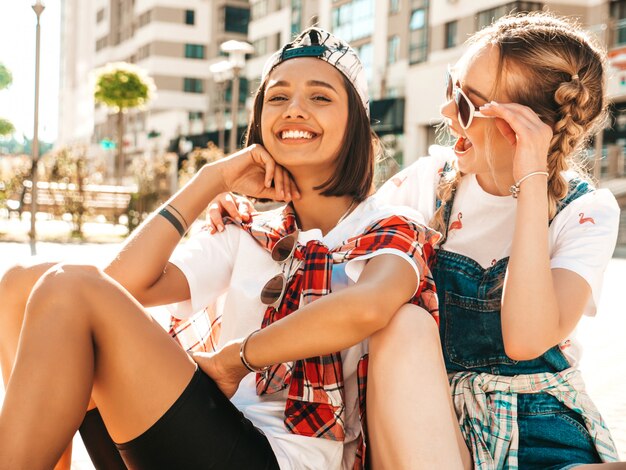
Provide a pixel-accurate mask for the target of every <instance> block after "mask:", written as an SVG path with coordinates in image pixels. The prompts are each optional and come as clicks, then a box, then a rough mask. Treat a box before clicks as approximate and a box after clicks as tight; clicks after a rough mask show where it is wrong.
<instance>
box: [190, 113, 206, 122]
mask: <svg viewBox="0 0 626 470" xmlns="http://www.w3.org/2000/svg"><path fill="white" fill-rule="evenodd" d="M188 117H189V120H190V121H200V120H202V119H203V118H204V113H203V112H202V111H189V114H188Z"/></svg>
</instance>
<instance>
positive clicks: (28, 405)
mask: <svg viewBox="0 0 626 470" xmlns="http://www.w3.org/2000/svg"><path fill="white" fill-rule="evenodd" d="M253 111H254V114H253V116H252V119H251V122H250V126H249V128H248V135H247V144H248V146H247V147H246V148H245V149H243V150H242V151H240V152H237V153H235V154H233V155H231V156H229V157H227V158H225V159H223V160H221V161H219V162H216V163H213V164H210V165H207V166H205V167H203V168H202V169H201V170H200V172H199V173H198V174H197V175H196V176H195V177H194V178H193V179H192V181H190V182H189V183H188V184H187V185H186V186H185V187H184V188H183V189H181V190H180V191H179V192H178V193H177V194H176V195H175V196H173V197H172V198H171V199H170V200H169V201H168V203H167V204H165V205H164V206H163V207H162V208H160V209H159V210H158V211H157V212H156V213H155V214H153V216H151V217H150V218H149V219H148V220H147V221H146V222H145V223H144V224H143V225H142V226H141V227H140V228H139V229H138V230H137V231H136V232H135V233H134V234H133V235H132V236H131V237H130V238H129V240H128V242H127V243H126V244H125V246H124V248H123V249H122V250H121V251H120V253H119V254H118V256H117V258H116V259H115V260H114V261H113V262H112V263H111V264H110V265H109V266H108V267H107V268H106V270H104V271H101V270H99V269H97V268H95V267H86V266H75V265H56V266H54V267H52V268H50V269H49V270H48V271H47V272H46V273H45V274H43V276H41V277H40V278H39V280H38V281H37V284H36V286H35V288H34V289H33V290H32V292H30V293H29V292H26V291H25V289H24V285H25V284H24V283H22V284H21V285H20V288H18V289H17V291H19V295H13V296H12V297H11V299H10V302H8V305H10V308H9V309H8V310H11V309H12V310H11V311H12V312H13V313H12V315H13V317H12V319H11V321H13V322H14V323H15V322H17V321H19V322H20V323H21V316H20V315H22V316H23V326H22V331H21V336H20V340H19V348H18V350H17V355H16V360H15V363H14V364H13V363H12V361H11V363H10V366H13V367H12V373H11V376H10V381H9V384H8V388H7V392H6V398H5V401H4V404H3V408H2V413H1V414H0V469H14V468H34V469H37V468H49V467H51V466H53V465H54V463H55V462H56V460H57V459H58V458H59V456H60V455H61V453H62V451H63V449H64V448H65V446H66V445H67V443H68V442H69V440H70V439H71V437H72V435H73V434H74V432H75V431H76V429H77V428H78V427H79V425H80V423H81V421H82V420H83V416H84V414H85V409H86V408H87V405H88V403H89V400H90V396H91V397H93V399H94V400H95V403H96V404H97V406H98V409H99V412H100V414H101V416H102V418H103V421H104V423H105V424H106V427H107V429H108V431H109V432H110V435H111V437H112V439H113V441H115V442H116V443H118V444H117V449H118V450H119V452H120V454H121V455H122V457H123V459H124V463H125V464H126V465H127V466H129V467H131V468H150V469H153V468H185V469H194V468H198V469H199V468H207V467H210V468H220V469H221V468H237V469H240V468H264V469H265V468H268V469H269V468H278V467H280V468H316V469H322V468H323V469H327V468H340V467H341V466H342V465H343V466H344V467H352V466H355V467H358V466H361V465H362V463H363V460H362V457H363V454H362V451H363V447H362V445H361V444H362V439H361V435H362V425H361V423H360V421H359V414H360V410H359V404H363V403H364V401H363V398H364V397H363V395H362V393H361V392H363V390H362V388H363V386H364V380H365V377H366V371H367V365H366V362H365V355H366V352H367V343H366V341H365V340H366V338H367V337H369V336H370V335H372V334H373V333H375V332H376V331H377V330H380V329H381V328H383V327H384V326H385V325H387V324H388V322H389V321H390V319H391V317H392V316H393V315H394V314H395V312H396V311H397V310H398V309H399V308H400V307H401V306H402V305H403V304H405V303H407V302H410V303H413V304H416V305H419V306H420V308H419V309H417V308H416V309H415V311H416V312H417V311H418V310H419V313H418V314H421V315H424V316H430V315H433V316H436V301H435V299H434V292H433V291H432V286H431V284H430V276H429V269H428V263H427V262H428V257H429V255H430V253H431V252H432V250H431V246H432V244H433V243H434V242H435V241H436V240H437V239H438V237H439V234H437V233H436V232H433V231H430V230H428V229H426V228H425V227H424V226H422V225H420V224H419V223H417V222H414V221H413V218H417V219H418V220H419V215H417V214H415V213H413V212H412V211H410V210H408V209H406V210H398V209H396V210H393V211H392V210H390V209H389V208H385V207H383V206H381V205H380V204H379V203H378V202H377V200H376V199H374V198H368V195H369V193H370V188H371V184H372V170H373V158H374V153H375V152H374V141H373V140H372V134H371V129H370V127H369V119H368V115H367V114H368V110H367V90H366V88H365V80H364V77H363V70H362V66H361V64H360V62H359V60H358V58H357V57H356V54H355V53H354V51H352V49H350V48H349V46H348V45H347V44H346V43H344V42H343V41H341V40H339V39H337V38H335V37H334V36H332V35H330V34H329V33H326V32H324V31H322V30H318V29H311V30H309V31H306V32H305V33H303V34H302V35H301V36H300V37H299V38H298V39H296V40H295V41H294V42H293V43H291V44H289V45H287V46H285V48H283V49H282V50H281V51H279V52H278V53H276V54H275V55H274V56H273V57H272V58H271V59H270V62H269V63H268V66H267V67H266V71H265V74H264V77H263V81H262V84H261V86H260V88H259V91H258V93H257V95H256V98H255V103H254V110H253ZM348 122H350V126H348V125H347V124H348ZM277 165H278V166H277ZM283 168H284V169H285V170H288V171H289V173H290V174H291V175H292V176H293V181H294V182H295V183H296V184H297V192H298V193H299V194H298V197H297V198H296V200H294V201H293V203H292V204H289V205H288V206H286V207H285V208H284V209H280V210H277V211H274V212H271V213H268V214H266V215H264V216H260V217H258V218H253V220H252V222H250V223H247V224H245V223H244V224H242V223H231V224H228V225H227V226H226V229H225V230H224V231H223V233H220V234H219V235H217V236H209V235H208V233H207V232H203V233H200V234H198V235H196V236H194V237H192V239H191V240H190V241H189V242H187V243H186V244H184V245H182V246H180V247H178V248H176V246H177V245H178V242H179V241H180V239H181V237H182V236H183V235H184V233H185V231H186V229H187V228H188V224H189V223H191V222H192V221H194V220H195V219H196V218H197V217H198V215H199V214H200V213H201V212H202V210H203V209H204V208H205V207H206V206H207V204H208V203H209V201H210V200H211V199H212V198H214V197H215V196H216V195H217V194H219V193H220V192H222V191H224V190H232V191H238V192H241V193H245V194H249V195H252V196H258V197H271V198H276V197H277V196H278V193H279V192H280V191H279V190H278V189H277V188H283V189H284V188H287V192H294V193H295V192H296V189H295V187H291V186H290V184H289V182H288V180H287V179H285V178H284V175H285V173H284V171H285V170H283ZM272 179H273V182H274V186H272V185H271V183H272ZM175 248H176V250H175ZM366 260H367V262H366ZM40 269H43V268H40ZM29 273H30V274H28V275H29V276H30V277H31V278H32V280H34V278H36V277H37V276H35V275H34V271H30V272H29ZM38 274H41V272H39V273H38ZM20 276H22V278H24V277H26V276H27V275H25V274H24V271H20V270H19V269H14V270H11V271H10V272H9V273H8V274H7V276H5V278H4V280H3V283H2V289H3V293H2V294H3V296H4V295H9V296H11V290H10V288H11V287H12V286H13V285H15V284H12V283H14V280H15V279H16V278H19V277H20ZM268 280H270V281H269V282H268ZM22 281H23V279H22ZM18 284H19V283H18ZM31 284H32V281H31ZM416 286H417V287H416ZM331 289H332V293H331ZM222 294H225V300H224V304H223V309H222V311H221V312H220V313H221V326H220V335H219V339H218V345H217V352H216V353H198V354H196V355H194V356H193V360H192V358H190V356H189V355H187V354H186V353H185V352H184V350H183V349H182V348H181V347H179V345H177V344H176V343H175V342H174V341H172V338H171V337H170V336H168V335H167V334H166V333H165V332H164V331H163V330H162V329H161V328H160V327H159V326H158V325H157V324H156V323H155V322H154V321H152V320H151V319H150V318H149V316H148V315H147V314H146V312H145V310H144V307H143V306H150V305H155V304H174V305H173V306H172V312H173V314H174V315H175V316H176V317H177V318H178V319H179V320H181V321H184V320H185V319H186V318H188V317H189V316H190V315H191V314H192V313H193V312H195V311H198V310H201V309H203V308H204V307H206V306H207V305H209V304H211V303H212V302H213V301H214V300H215V299H216V298H217V297H218V296H220V295H222ZM20 296H21V297H22V298H25V297H28V304H27V305H26V306H25V314H24V313H23V312H22V313H20V312H19V311H18V310H19V307H21V309H22V310H24V303H21V302H23V300H21V299H20V298H19V297H20ZM3 298H6V297H3ZM5 316H8V315H7V314H5ZM16 318H18V319H19V320H16ZM279 320H280V321H279ZM429 321H431V322H433V321H432V320H429ZM433 323H434V322H433ZM183 331H184V326H181V325H179V328H178V330H177V332H178V333H179V334H180V335H184V333H183ZM216 333H217V332H216V331H213V334H214V336H213V338H215V336H217V334H216ZM5 337H6V333H5ZM12 341H13V343H14V342H15V337H13V338H12ZM13 343H11V338H9V341H7V342H6V343H5V345H4V349H5V354H6V349H8V348H10V344H13ZM12 354H14V355H15V351H13V352H12ZM305 358H308V359H305ZM194 360H195V362H194ZM4 361H5V362H4V363H3V366H6V363H7V362H8V361H7V359H6V358H5V360H4ZM251 372H252V373H251ZM441 385H442V390H445V388H446V384H445V383H443V384H441ZM44 391H45V394H44ZM438 396H440V397H444V396H446V398H443V399H437V398H434V400H433V402H434V403H440V404H441V406H442V407H443V408H444V409H446V407H447V406H448V402H449V397H447V395H446V394H444V393H439V394H438ZM229 399H230V400H229ZM448 416H450V414H448ZM435 425H436V426H438V428H440V429H441V434H442V436H441V437H442V440H443V442H450V441H454V438H455V437H454V432H455V431H454V425H453V423H452V419H450V420H449V422H448V423H439V422H438V423H435ZM446 433H447V434H446ZM442 451H443V452H442V453H443V454H444V455H443V456H442V462H444V464H445V465H449V466H452V467H454V466H458V465H460V456H459V453H458V451H455V450H451V451H450V450H449V449H445V448H444V449H442ZM449 466H448V467H447V468H450V467H449Z"/></svg>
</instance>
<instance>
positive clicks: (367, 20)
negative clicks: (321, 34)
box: [332, 0, 374, 42]
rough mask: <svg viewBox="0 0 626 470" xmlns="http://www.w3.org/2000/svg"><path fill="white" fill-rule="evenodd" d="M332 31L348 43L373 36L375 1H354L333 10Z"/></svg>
mask: <svg viewBox="0 0 626 470" xmlns="http://www.w3.org/2000/svg"><path fill="white" fill-rule="evenodd" d="M332 30H333V32H334V33H335V34H336V35H337V36H339V37H341V38H343V39H344V40H346V41H348V42H350V41H354V40H357V39H362V38H366V37H368V36H371V35H372V33H373V31H374V2H373V0H353V1H352V2H350V3H344V4H343V5H340V6H338V7H335V8H333V12H332Z"/></svg>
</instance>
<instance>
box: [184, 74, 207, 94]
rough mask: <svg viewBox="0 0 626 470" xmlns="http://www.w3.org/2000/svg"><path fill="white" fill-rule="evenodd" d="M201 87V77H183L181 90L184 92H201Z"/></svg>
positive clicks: (202, 87)
mask: <svg viewBox="0 0 626 470" xmlns="http://www.w3.org/2000/svg"><path fill="white" fill-rule="evenodd" d="M203 89H204V86H203V83H202V79H200V78H186V77H185V78H184V79H183V91H185V92H186V93H202V91H203Z"/></svg>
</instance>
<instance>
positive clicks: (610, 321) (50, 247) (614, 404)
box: [0, 242, 626, 470]
mask: <svg viewBox="0 0 626 470" xmlns="http://www.w3.org/2000/svg"><path fill="white" fill-rule="evenodd" d="M37 248H38V254H39V256H38V257H39V258H41V259H51V258H53V259H57V260H58V259H64V260H70V261H75V262H81V263H95V264H102V263H105V262H106V261H107V260H108V259H110V258H111V257H112V256H114V254H115V253H116V251H117V248H118V245H116V244H77V245H72V244H59V243H38V245H37ZM29 260H30V249H29V246H28V244H25V243H2V242H0V273H2V272H4V270H5V269H6V268H7V267H8V266H10V265H12V264H14V263H17V262H27V261H29ZM624 279H626V259H619V258H614V259H613V260H611V262H610V263H609V266H608V268H607V271H606V274H605V283H604V289H603V292H602V298H601V301H600V305H599V309H598V314H597V315H596V317H595V318H583V319H582V320H581V323H580V326H579V334H578V337H579V339H580V340H581V342H582V344H583V349H584V351H585V354H584V356H583V359H582V361H581V365H580V368H581V370H582V372H583V376H584V378H585V381H586V383H587V389H588V391H589V394H590V395H591V397H592V398H593V400H594V401H595V403H596V405H597V407H598V408H599V410H600V412H601V413H602V415H603V416H604V418H605V420H606V422H607V423H608V425H609V427H610V429H611V432H612V433H613V438H614V439H615V441H616V444H617V446H618V450H619V452H620V458H621V459H622V460H626V338H625V334H626V307H624V300H625V297H624ZM153 311H154V312H156V313H157V314H159V313H162V310H161V311H159V309H154V310H153ZM3 395H4V392H3V390H2V389H1V387H0V402H1V401H2V399H3ZM74 449H75V450H74V459H73V464H72V468H73V469H74V470H87V469H93V466H92V465H91V462H90V461H89V457H88V456H87V454H86V452H85V450H84V447H83V446H82V442H81V441H80V439H79V438H77V439H75V441H74Z"/></svg>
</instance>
